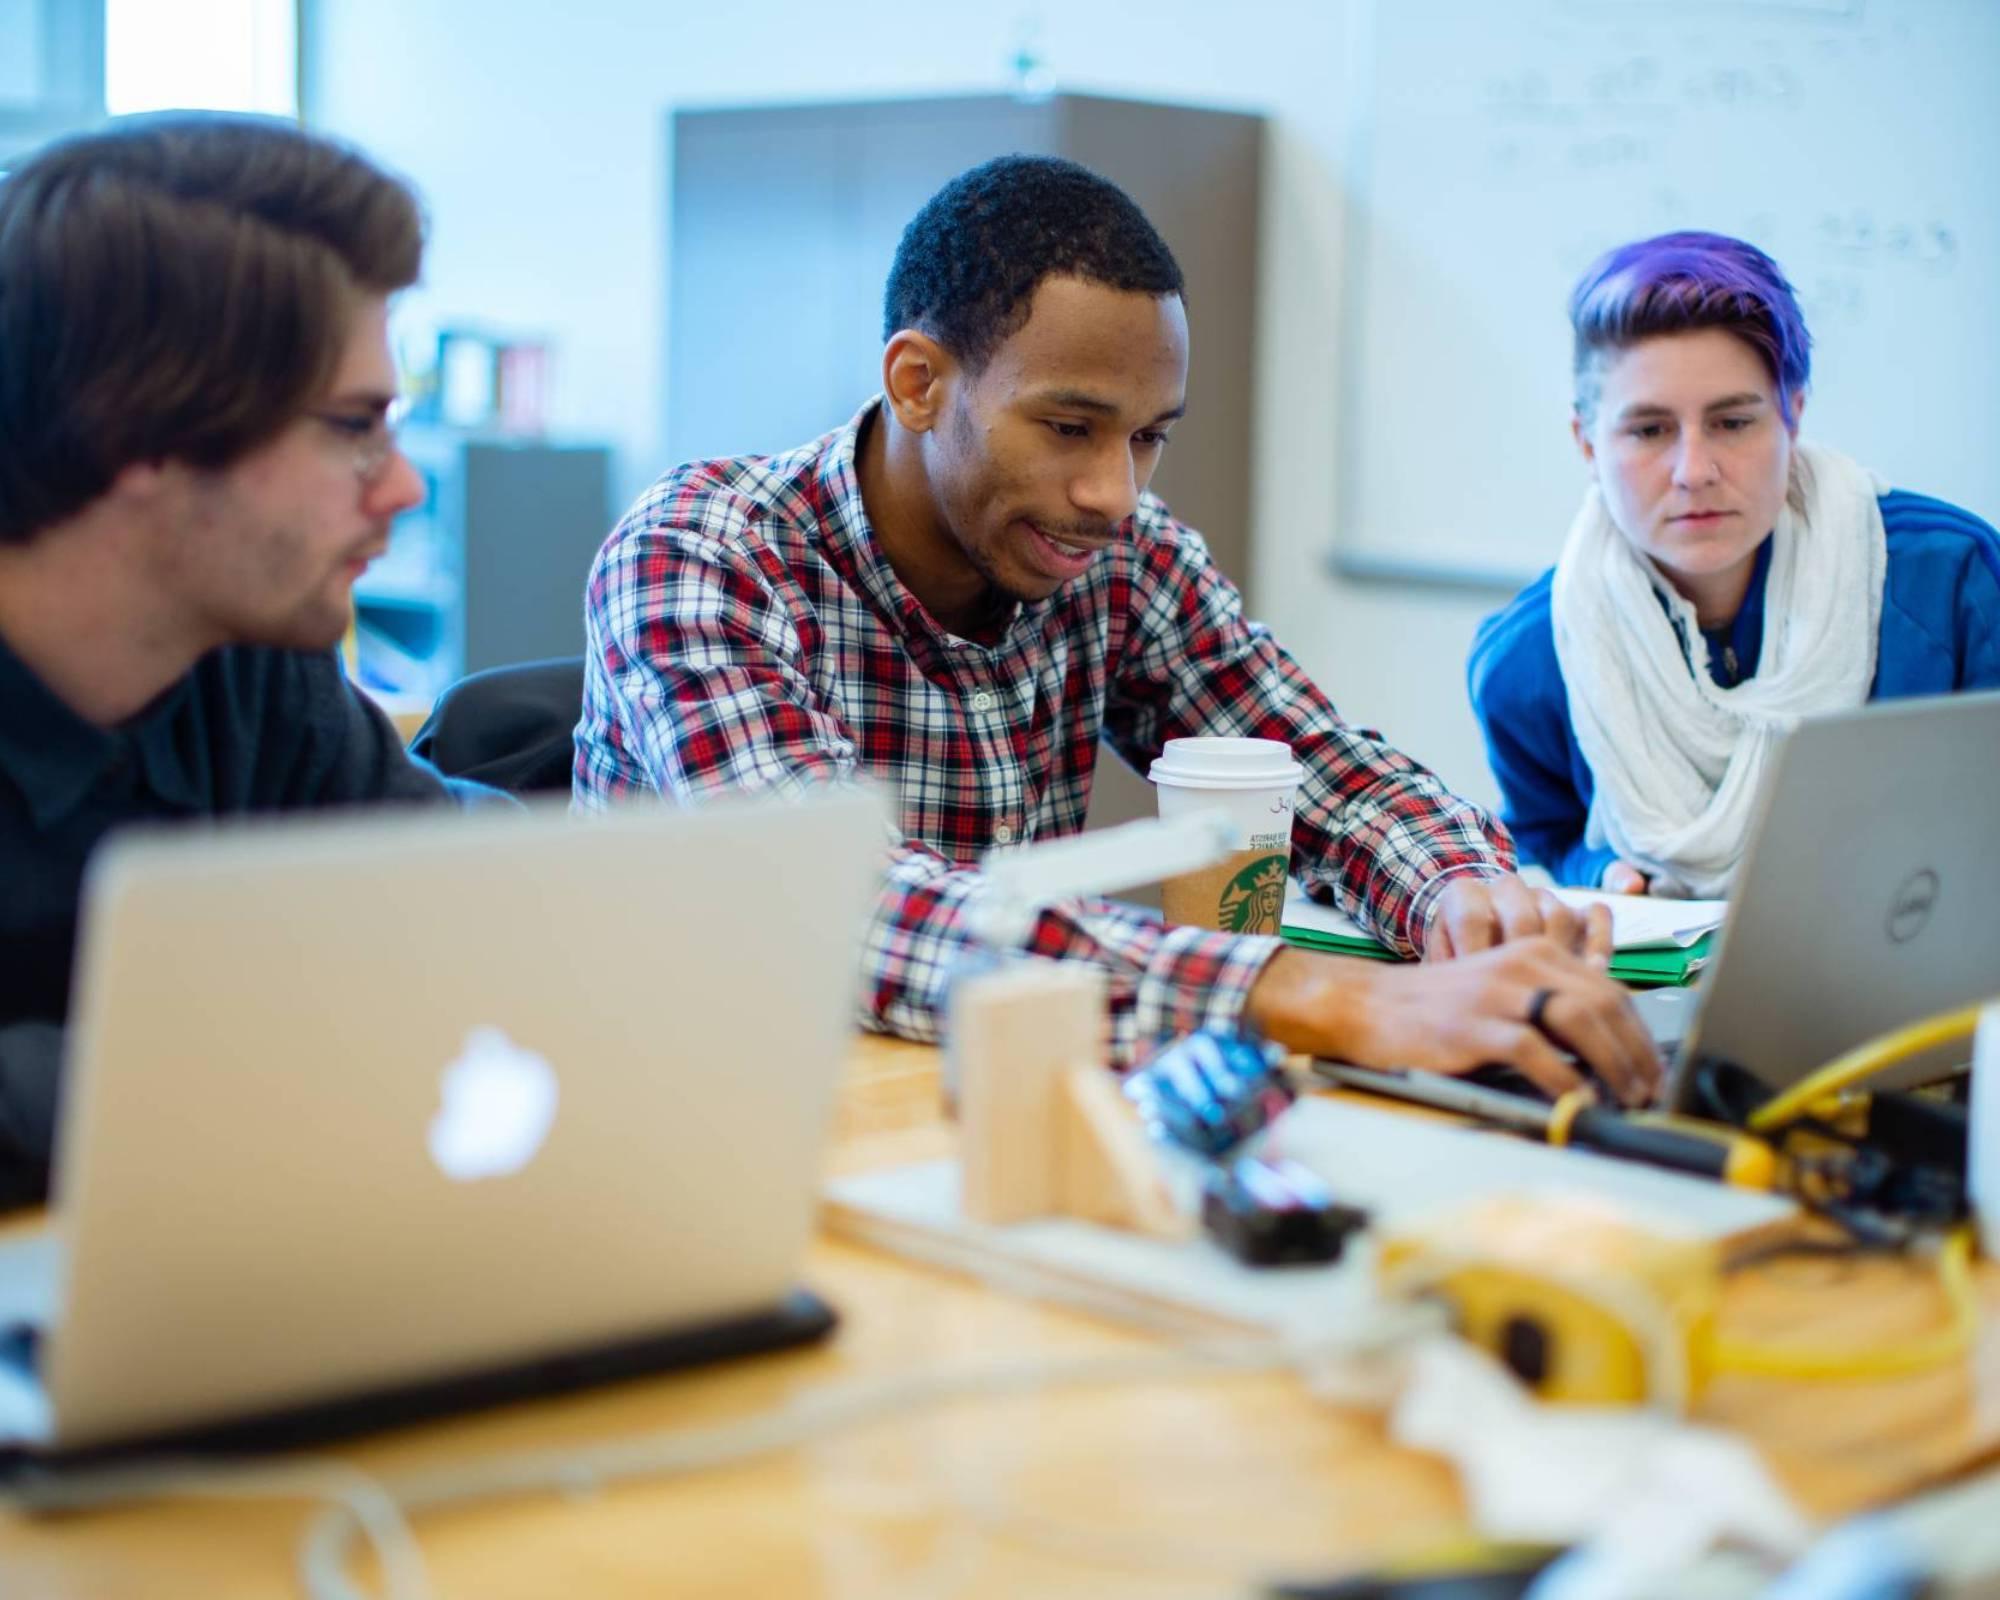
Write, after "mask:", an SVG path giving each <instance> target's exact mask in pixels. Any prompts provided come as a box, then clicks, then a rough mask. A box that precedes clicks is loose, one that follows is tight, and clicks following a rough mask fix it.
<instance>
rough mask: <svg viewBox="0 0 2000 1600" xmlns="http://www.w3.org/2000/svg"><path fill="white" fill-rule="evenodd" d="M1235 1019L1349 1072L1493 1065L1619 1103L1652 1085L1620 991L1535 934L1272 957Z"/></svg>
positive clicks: (1655, 1056) (1648, 1061) (1640, 1100)
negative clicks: (1418, 952)
mask: <svg viewBox="0 0 2000 1600" xmlns="http://www.w3.org/2000/svg"><path fill="white" fill-rule="evenodd" d="M1245 1014H1246V1017H1247V1018H1248V1020H1249V1021H1250V1022H1251V1023H1253V1024H1254V1025H1255V1026H1257V1027H1258V1028H1260V1029H1262V1030H1263V1032H1264V1033H1265V1035H1266V1036H1267V1037H1269V1038H1271V1039H1275V1040H1276V1041H1277V1042H1278V1043H1279V1044H1282V1045H1284V1046H1286V1047H1287V1048H1289V1049H1293V1050H1303V1051H1305V1052H1307V1053H1308V1054H1311V1055H1318V1056H1326V1057H1328V1058H1330V1059H1332V1060H1336V1061H1346V1062H1351V1063H1352V1064H1354V1065H1355V1066H1362V1067H1416V1068H1419V1069H1422V1070H1426V1071H1431V1072H1449V1073H1462V1072H1469V1071H1471V1070H1473V1069H1474V1068H1475V1067H1480V1066H1484V1065H1486V1064H1488V1063H1494V1064H1498V1065H1500V1066H1505V1067H1509V1068H1512V1069H1513V1070H1515V1071H1517V1072H1519V1073H1521V1074H1522V1076H1524V1077H1526V1078H1527V1079H1528V1080H1529V1081H1530V1082H1532V1083H1533V1084H1534V1085H1535V1087H1536V1088H1537V1089H1539V1090H1540V1091H1541V1092H1542V1093H1543V1094H1546V1095H1550V1096H1554V1095H1559V1094H1564V1093H1567V1092H1568V1091H1569V1090H1571V1089H1579V1088H1582V1087H1584V1084H1585V1082H1586V1075H1588V1076H1589V1077H1594V1078H1596V1079H1597V1080H1598V1081H1599V1082H1600V1083H1601V1084H1603V1085H1604V1087H1605V1088H1606V1089H1607V1090H1609V1092H1610V1093H1611V1095H1612V1096H1613V1097H1614V1098H1615V1099H1617V1100H1619V1101H1621V1102H1622V1103H1624V1104H1626V1105H1643V1104H1645V1103H1647V1102H1648V1101H1650V1100H1652V1099H1653V1098H1654V1096H1655V1094H1656V1093H1657V1092H1658V1088H1659V1082H1660V1075H1661V1065H1660V1057H1659V1053H1658V1052H1657V1051H1656V1050H1655V1049H1654V1048H1653V1041H1652V1039H1651V1038H1650V1037H1649V1036H1648V1035H1647V1032H1646V1029H1645V1027H1644V1025H1643V1024H1642V1023H1641V1022H1640V1020H1639V1017H1638V1015H1637V1013H1635V1012H1634V1011H1633V1009H1632V1003H1631V1000H1630V998H1629V997H1628V996H1627V995H1626V993H1625V991H1624V989H1623V988H1621V987H1620V986H1619V985H1618V984H1617V983H1615V982H1614V981H1613V980H1612V979H1610V978H1608V977H1606V976H1605V974H1604V972H1603V970H1602V969H1601V968H1600V967H1599V966H1597V965H1596V964H1594V963H1592V962H1590V961H1586V960H1584V959H1583V958H1581V957H1579V956H1576V955H1573V954H1572V953H1571V952H1570V951H1569V950H1567V949H1564V948H1563V947H1562V946H1561V945H1559V944H1558V943H1557V942H1556V941H1555V940H1554V939H1551V938H1546V937H1537V938H1526V939H1516V940H1512V941H1510V942H1509V943H1507V944H1503V945H1501V946H1499V947H1498V948H1497V949H1492V950H1484V951H1481V952H1480V953H1479V954H1477V955H1468V956H1460V957H1458V958H1457V959H1455V960H1450V961H1426V962H1423V963H1420V964H1417V965H1385V964H1382V963H1379V962H1371V961H1362V960H1354V959H1348V958H1343V957H1340V956H1330V955H1323V954H1320V953H1318V952H1316V951H1309V950H1299V949H1288V950H1281V951H1280V952H1279V953H1278V954H1277V955H1275V956H1273V957H1272V958H1271V961H1270V963H1269V964H1268V965H1267V966H1266V967H1265V968H1264V971H1263V974H1262V976H1261V977H1259V978H1258V980H1257V983H1256V985H1255V987H1253V988H1252V989H1251V991H1250V999H1249V1003H1248V1006H1247V1007H1246V1011H1245Z"/></svg>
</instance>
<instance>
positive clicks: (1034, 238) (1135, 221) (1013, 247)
mask: <svg viewBox="0 0 2000 1600" xmlns="http://www.w3.org/2000/svg"><path fill="white" fill-rule="evenodd" d="M1051 277H1075V278H1083V279H1085V280H1086V281H1088V282H1091V283H1101V284H1103V285H1105V286H1106V287H1107V288H1111V289H1123V290H1128V291H1131V292H1134V293H1138V294H1150V295H1158V296H1161V297H1165V296H1167V295H1180V296H1182V297H1183V298H1185V297H1186V288H1185V286H1184V284H1183V282H1182V279H1181V269H1180V263H1179V262H1177V261H1175V260H1174V253H1173V252H1172V251H1171V250H1169V249H1168V248H1167V242H1166V241H1165V240H1164V239H1162V238H1161V237H1160V235H1159V233H1158V232H1157V231H1156V230H1155V229H1154V227H1153V225H1152V224H1151V223H1150V222H1148V221H1147V220H1146V215H1145V213H1144V212H1142V211H1141V210H1140V209H1139V208H1138V207H1137V206H1136V205H1134V204H1133V203H1132V198H1131V196H1130V195H1128V194H1126V193H1125V191H1124V190H1123V189H1121V188H1119V187H1118V185H1117V184H1115V183H1112V182H1111V181H1110V180H1108V179H1106V178H1100V177H1099V176H1098V175H1097V174H1096V173H1094V172H1092V171H1091V170H1090V169H1089V168H1088V167H1081V166H1078V165H1077V164H1076V163H1075V162H1074V161H1064V160H1062V159H1060V158H1059V157H1056V156H1023V155H1012V156H1000V157H998V158H997V159H995V160H992V161H988V162H986V163H985V164H984V165H983V166H977V167H974V168H973V169H972V170H971V171H970V172H962V173H960V174H959V175H958V176H957V177H956V178H953V179H952V180H951V182H950V183H948V184H946V185H945V186H944V187H943V188H942V189H940V190H938V192H937V193H936V194H934V195H932V196H931V197H930V199H929V200H927V201H925V202H924V208H923V210H921V211H919V212H918V213H917V214H916V216H914V217H913V218H911V219H910V225H909V226H908V227H907V228H905V229H904V230H903V238H902V242H901V243H900V244H898V245H897V246H896V259H895V262H894V264H893V265H891V267H890V268H889V287H888V289H887V291H886V292H885V293H884V295H883V297H882V337H883V338H884V339H888V338H891V337H893V336H894V335H895V334H896V333H897V332H898V331H900V330H901V329H904V328H915V329H918V330H920V331H921V332H924V333H927V334H929V335H930V336H931V337H932V338H933V339H936V340H937V341H938V342H939V343H940V344H942V345H943V346H944V347H945V348H946V349H947V350H949V351H950V352H951V353H952V354H953V355H954V356H956V357H957V358H958V359H959V360H960V361H961V362H963V363H964V364H965V365H966V366H967V367H969V368H971V369H972V370H974V371H977V370H978V369H979V368H980V367H982V366H984V365H985V364H986V360H987V358H988V357H989V356H991V355H992V354H993V352H994V350H996V349H997V348H998V347H999V346H1000V344H1001V342H1002V341H1003V340H1005V339H1006V338H1007V337H1008V336H1009V335H1011V334H1013V333H1014V332H1016V331H1017V330H1018V329H1019V328H1020V327H1021V325H1022V324H1023V323H1024V322H1026V321H1027V320H1028V308H1029V303H1030V302H1031V301H1032V300H1033V299H1034V295H1035V290H1036V289H1037V288H1039V287H1040V286H1041V282H1042V280H1043V279H1044V278H1051Z"/></svg>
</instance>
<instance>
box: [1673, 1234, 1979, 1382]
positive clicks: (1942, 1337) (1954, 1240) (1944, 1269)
mask: <svg viewBox="0 0 2000 1600" xmlns="http://www.w3.org/2000/svg"><path fill="white" fill-rule="evenodd" d="M1937 1268H1938V1286H1939V1287H1940V1288H1941V1289H1943V1291H1944V1297H1945V1301H1946V1303H1947V1304H1948V1305H1949V1306H1950V1307H1951V1322H1950V1324H1949V1325H1948V1326H1946V1327H1944V1328H1941V1329H1939V1330H1938V1331H1937V1332H1936V1333H1933V1334H1930V1335H1928V1336H1926V1337H1925V1338H1922V1339H1919V1340H1916V1341H1915V1342H1914V1343H1911V1344H1900V1345H1896V1346H1893V1347H1886V1348H1877V1349H1873V1350H1839V1349H1832V1348H1829V1347H1827V1346H1825V1345H1806V1344H1796V1345H1794V1344H1753V1343H1746V1342H1743V1341H1741V1340H1736V1339H1716V1340H1714V1341H1713V1342H1712V1343H1711V1344H1710V1345H1709V1347H1708V1361H1709V1365H1710V1366H1711V1367H1713V1368H1714V1369H1715V1370H1716V1371H1718V1372H1739V1373H1747V1374H1751V1375H1753V1376H1756V1377H1762V1378H1821V1379H1826V1378H1853V1379H1869V1378H1905V1377H1910V1376H1912V1375H1913V1374H1916V1373H1919V1372H1928V1371H1929V1370H1930V1369H1931V1368H1933V1367H1941V1366H1944V1365H1946V1364H1947V1363H1949V1362H1953V1361H1957V1360H1960V1359H1962V1358H1963V1357H1964V1356H1965V1355H1967V1354H1968V1353H1969V1352H1970V1351H1971V1349H1972V1341H1973V1336H1974V1334H1976V1333H1977V1332H1978V1328H1979V1307H1978V1304H1977V1303H1976V1302H1975V1301H1974V1299H1973V1295H1972V1229H1971V1228H1970V1227H1958V1228H1954V1229H1953V1230H1952V1231H1951V1232H1950V1233H1949V1234H1948V1235H1946V1237H1945V1241H1944V1243H1943V1244H1942V1245H1941V1246H1940V1247H1939V1249H1938V1263H1937Z"/></svg>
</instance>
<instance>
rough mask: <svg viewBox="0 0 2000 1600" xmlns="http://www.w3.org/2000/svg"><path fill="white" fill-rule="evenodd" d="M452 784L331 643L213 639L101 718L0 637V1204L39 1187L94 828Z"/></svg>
mask: <svg viewBox="0 0 2000 1600" xmlns="http://www.w3.org/2000/svg"><path fill="white" fill-rule="evenodd" d="M448 794H449V791H448V790H447V788H446V786H445V783H444V780H443V779H441V778H440V777H439V776H438V775H437V773H436V772H434V771H433V770H432V769H431V768H429V767H427V766H424V765H422V764H421V763H419V762H416V761H413V760H411V759H410V757H409V756H408V755H406V754H405V753H404V751H403V748H402V745H401V743H400V742H399V741H398V739H397V737H396V732H395V729H394V728H393V727H392V726H391V725H390V723H389V720H388V718H387V717H385V716H384V715H383V714H382V712H381V711H380V710H379V709H378V708H376V707H375V706H374V705H373V704H372V703H370V702H369V701H367V700H366V699H365V698H364V697H363V696H362V695H361V694H359V693H358V692H357V691H356V690H355V689H354V688H353V687H352V686H351V685H350V684H349V683H348V681H347V678H346V675H345V674H344V673H343V672H342V671H341V669H340V664H339V661H338V659H337V658H336V657H335V656H334V655H333V654H332V653H331V652H328V653H326V654H306V653H300V652H297V651H289V650H267V649H257V648H252V647H248V646H237V647H231V648H228V649H223V650H217V651H215V652H213V653H212V654H210V655H208V656H205V657H203V658H202V660H200V661H199V662H197V663H196V664H195V666H194V669H193V670H192V671H191V672H189V673H188V675H187V676H186V677H185V678H183V679H182V680H181V681H180V682H179V683H177V684H175V685H174V686H173V687H172V688H170V689H168V690H167V691H166V693H165V694H163V695H161V696H160V697H159V699H157V700H155V701H154V702H153V703H152V704H151V705H150V706H148V707H147V708H146V709H145V710H144V711H142V712H140V713H139V715H138V716H136V717H134V718H132V720H131V721H129V722H127V723H125V724H123V725H122V726H120V727H117V728H112V729H105V728H99V727H97V726H95V725H94V724H92V723H89V722H86V721H85V720H84V719H83V718H81V717H79V716H77V714H76V713H75V712H73V711H71V710H70V709H69V707H68V706H67V705H66V704H64V703H63V702H62V701H61V700H59V699H57V698H56V696H55V694H54V693H53V692H52V691H51V690H49V688H48V687H47V686H46V685H44V684H43V683H42V681H41V680H40V679H39V678H37V677H36V676H35V674H34V673H33V672H31V671H30V670H29V669H28V667H27V666H26V665H25V664H24V663H23V662H22V661H21V660H20V658H19V657H17V656H16V655H15V654H14V652H13V651H12V650H11V649H9V648H8V646H7V644H6V641H5V640H3V639H0V1206H5V1205H18V1204H22V1203H25V1202H28V1201H32V1200H35V1199H38V1198H40V1196H41V1195H42V1194H43V1193H44V1192H45V1190H46V1188H47V1182H48V1161H49V1154H50V1146H51V1143H52V1141H53V1136H54V1128H55V1103H56V1091H57V1084H58V1077H59V1073H60V1063H61V1057H62V1025H63V1021H64V1019H65V1018H66V1017H67V1015H68V1013H69V1002H70V968H71V963H72V961H73V959H74V955H75V948H76V932H77V910H78V902H79V897H80V892H81V887H82V882H83V873H84V868H85V865H86V863H87V862H88V860H89V857H90V854H91V852H92V851H93V850H94V849H96V847H97V845H98V842H99V841H100V840H102V839H103V838H104V837H105V835H106V834H108V833H110V832H111V831H112V830H113V829H115V828H118V827H120V826H122V825H124V824H126V823H132V822H152V823H160V822H171V821H175V820H178V819H188V818H195V817H212V816H227V815H232V814H240V813H244V812H252V811H292V810H304V809H309V808H313V807H320V806H332V805H341V804H345V803H350V802H355V801H371V800H433V801H434V800H443V799H446V798H447V797H448Z"/></svg>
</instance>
